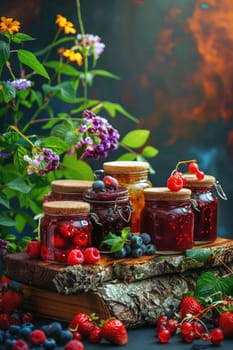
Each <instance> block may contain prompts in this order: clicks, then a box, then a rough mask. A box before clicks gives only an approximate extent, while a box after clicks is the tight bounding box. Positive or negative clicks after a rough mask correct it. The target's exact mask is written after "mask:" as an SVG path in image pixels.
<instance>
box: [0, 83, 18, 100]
mask: <svg viewBox="0 0 233 350" xmlns="http://www.w3.org/2000/svg"><path fill="white" fill-rule="evenodd" d="M0 86H1V89H0V94H1V95H2V97H3V100H4V101H5V102H6V103H9V102H10V101H11V100H13V99H14V98H15V97H16V90H15V88H14V87H13V86H12V85H11V84H10V83H9V82H5V81H4V82H0Z"/></svg>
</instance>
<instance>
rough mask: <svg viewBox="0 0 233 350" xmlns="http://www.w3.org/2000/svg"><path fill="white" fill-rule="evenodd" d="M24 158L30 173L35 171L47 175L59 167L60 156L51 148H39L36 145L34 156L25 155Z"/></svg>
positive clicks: (33, 151) (33, 150)
mask: <svg viewBox="0 0 233 350" xmlns="http://www.w3.org/2000/svg"><path fill="white" fill-rule="evenodd" d="M24 160H25V161H26V162H27V163H28V166H27V173H28V174H29V175H31V174H33V173H36V174H39V175H45V174H47V173H49V172H50V171H53V170H56V169H57V168H58V165H59V160H60V157H59V155H57V154H56V153H54V152H53V151H52V150H51V149H48V148H42V149H39V150H38V148H37V147H35V148H33V149H32V158H31V157H29V156H28V155H25V156H24Z"/></svg>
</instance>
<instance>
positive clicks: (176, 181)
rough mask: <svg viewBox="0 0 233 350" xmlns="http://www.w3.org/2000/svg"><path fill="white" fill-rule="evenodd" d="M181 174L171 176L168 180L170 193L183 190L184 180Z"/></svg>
mask: <svg viewBox="0 0 233 350" xmlns="http://www.w3.org/2000/svg"><path fill="white" fill-rule="evenodd" d="M179 174H180V173H175V174H174V175H171V176H170V177H169V178H168V180H167V187H168V189H169V190H170V191H173V192H178V191H180V190H181V189H182V188H183V186H184V182H183V178H182V176H181V175H179Z"/></svg>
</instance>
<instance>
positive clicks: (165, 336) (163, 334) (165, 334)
mask: <svg viewBox="0 0 233 350" xmlns="http://www.w3.org/2000/svg"><path fill="white" fill-rule="evenodd" d="M157 337H158V339H159V342H160V343H162V344H165V343H167V342H168V340H169V339H170V338H171V333H170V332H169V330H168V329H160V330H159V331H158V333H157Z"/></svg>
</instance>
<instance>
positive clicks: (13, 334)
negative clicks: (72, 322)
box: [0, 321, 73, 350]
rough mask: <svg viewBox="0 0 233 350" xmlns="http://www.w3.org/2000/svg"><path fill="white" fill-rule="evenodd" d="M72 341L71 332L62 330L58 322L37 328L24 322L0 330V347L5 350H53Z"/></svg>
mask: <svg viewBox="0 0 233 350" xmlns="http://www.w3.org/2000/svg"><path fill="white" fill-rule="evenodd" d="M33 333H34V334H33ZM72 339H73V335H72V332H70V331H69V330H68V329H65V328H63V326H62V324H61V323H60V322H58V321H55V322H52V323H49V324H46V325H42V326H41V327H38V328H37V327H36V326H35V325H34V324H33V323H30V322H26V323H23V324H21V325H15V324H14V325H11V326H10V327H9V328H8V329H7V330H5V331H4V330H0V346H1V345H4V349H5V350H12V349H26V348H27V349H31V350H34V349H40V350H53V349H56V347H57V346H65V345H66V344H67V343H69V342H70V341H71V340H72ZM19 340H20V341H19ZM16 342H17V344H16ZM26 344H27V345H26ZM17 345H18V346H17Z"/></svg>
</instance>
